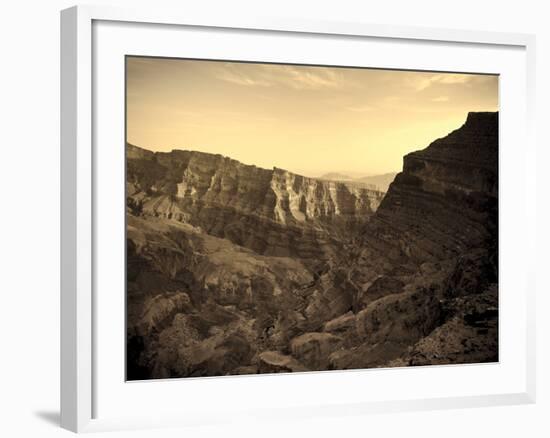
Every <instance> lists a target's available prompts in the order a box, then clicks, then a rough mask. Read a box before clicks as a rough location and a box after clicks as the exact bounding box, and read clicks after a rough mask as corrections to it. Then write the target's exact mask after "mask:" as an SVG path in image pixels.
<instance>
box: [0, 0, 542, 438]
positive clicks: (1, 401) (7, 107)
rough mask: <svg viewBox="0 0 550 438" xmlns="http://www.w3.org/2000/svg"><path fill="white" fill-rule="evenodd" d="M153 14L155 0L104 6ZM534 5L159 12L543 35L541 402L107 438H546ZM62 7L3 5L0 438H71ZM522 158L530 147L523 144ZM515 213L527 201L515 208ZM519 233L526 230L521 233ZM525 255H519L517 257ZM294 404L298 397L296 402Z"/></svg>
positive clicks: (252, 5) (55, 3) (53, 1)
mask: <svg viewBox="0 0 550 438" xmlns="http://www.w3.org/2000/svg"><path fill="white" fill-rule="evenodd" d="M95 3H98V4H111V5H117V4H122V5H136V6H137V5H139V4H143V5H147V4H152V3H153V2H147V1H136V0H134V1H131V0H127V1H114V0H113V1H96V2H95ZM545 3H546V2H543V1H536V0H532V1H531V0H523V1H522V2H503V1H498V0H486V1H479V0H474V1H472V0H462V1H461V2H444V1H441V0H416V1H407V0H402V1H397V0H387V1H366V0H362V1H352V0H339V1H337V2H335V1H320V0H317V1H315V0H311V1H310V0H302V1H299V0H294V1H293V0H277V1H271V2H269V3H268V2H260V1H254V0H231V1H226V2H224V1H209V0H202V1H200V2H199V1H194V2H192V1H188V0H179V1H177V0H176V1H168V0H157V1H156V2H155V4H156V5H158V6H159V7H181V8H197V9H199V10H202V11H206V12H207V11H214V10H215V11H216V12H218V13H223V12H224V11H227V12H232V13H234V12H235V11H239V10H242V11H246V12H247V13H250V14H256V15H277V16H283V17H284V16H288V17H308V18H311V19H315V18H319V19H331V20H344V21H358V20H360V21H364V22H371V23H379V24H407V25H411V24H414V25H419V26H430V27H450V28H458V29H484V30H496V31H504V32H529V33H536V34H537V38H538V40H537V45H538V53H537V81H538V84H537V123H536V125H537V136H538V146H539V149H538V160H537V161H538V169H537V177H538V191H539V194H538V206H537V208H538V224H539V226H538V236H539V239H538V248H537V251H538V266H537V270H538V272H539V278H538V283H537V284H538V286H537V287H538V302H537V304H538V340H537V344H538V370H539V372H538V402H537V404H536V405H530V406H515V407H497V408H483V409H469V410H451V411H434V412H417V413H407V414H398V415H395V414H393V415H370V416H364V417H347V418H341V419H338V418H326V419H319V418H316V419H311V420H307V421H293V422H289V421H285V420H284V419H283V418H281V421H280V423H277V424H267V425H266V424H248V425H243V424H235V425H229V426H226V427H223V428H220V427H203V428H196V429H188V430H179V431H178V430H163V431H140V432H122V433H111V434H109V435H107V436H113V437H118V436H134V435H135V436H146V437H148V436H154V437H157V436H158V437H164V436H181V435H183V434H185V435H187V436H211V437H217V436H221V435H223V436H239V437H242V436H262V437H281V436H285V437H293V436H315V437H333V436H345V435H350V436H369V435H372V436H412V437H414V436H422V437H431V436H434V437H440V436H445V437H448V438H450V437H461V438H463V437H478V436H495V437H496V436H498V437H508V436H510V437H516V436H529V437H542V436H550V420H549V413H550V380H549V379H548V372H549V370H550V364H549V353H550V348H549V347H550V343H549V342H548V336H547V334H548V333H550V323H549V320H550V318H548V316H547V309H549V308H550V299H549V295H550V289H549V287H548V286H547V284H546V281H545V280H546V276H545V275H544V274H545V272H546V270H547V265H548V261H549V256H548V248H550V246H549V245H550V241H549V239H548V237H549V233H548V232H547V230H546V229H544V227H543V224H545V223H547V222H550V217H549V216H550V215H549V208H548V206H547V203H546V202H545V201H546V200H547V199H549V198H548V187H549V177H548V174H549V172H548V170H547V167H548V166H549V164H548V162H549V158H550V153H549V149H550V141H549V136H548V134H547V132H546V129H545V128H546V127H547V124H548V120H550V111H549V109H548V104H547V103H546V101H545V99H548V98H550V93H549V85H548V80H549V78H550V27H549V26H548V18H549V17H550V14H549V13H548V11H546V8H545V6H546V5H545ZM72 5H73V2H72V1H65V0H50V1H43V0H42V1H40V0H27V1H21V2H15V1H12V2H10V3H7V2H5V3H3V5H2V6H3V7H2V14H1V25H0V33H1V37H0V48H1V51H0V54H1V58H0V62H1V65H0V108H1V117H0V120H1V121H2V123H1V124H0V141H1V146H0V147H1V149H0V157H1V159H0V205H1V207H0V224H1V226H0V435H1V436H5V437H19V436H25V437H38V436H40V437H50V436H69V434H70V433H69V432H66V431H63V430H60V429H59V428H58V427H57V422H58V417H59V411H58V405H59V390H58V388H59V371H58V370H59V321H58V320H59V10H60V9H63V8H65V7H68V6H72ZM517 147H518V149H519V148H521V147H522V145H521V144H518V145H517ZM518 205H519V203H518ZM518 232H519V233H521V230H518ZM519 256H521V255H519ZM289 397H291V395H290V394H289Z"/></svg>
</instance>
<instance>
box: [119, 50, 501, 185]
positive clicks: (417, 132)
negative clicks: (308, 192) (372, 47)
mask: <svg viewBox="0 0 550 438" xmlns="http://www.w3.org/2000/svg"><path fill="white" fill-rule="evenodd" d="M496 110H498V77H497V76H487V75H467V74H451V73H428V72H406V71H392V70H373V69H358V68H332V67H305V66H297V65H272V64H271V65H270V64H250V63H238V62H216V61H193V60H180V59H157V58H137V57H129V58H127V117H128V120H127V129H128V131H127V140H128V142H130V143H132V144H135V145H136V146H141V147H143V148H146V149H150V150H154V151H170V150H172V149H190V150H199V151H204V152H211V153H218V154H222V155H226V156H229V157H232V158H235V159H237V160H239V161H241V162H243V163H246V164H255V165H257V166H260V167H265V168H272V167H274V166H276V167H281V168H284V169H288V170H290V171H293V172H296V173H300V174H303V175H307V176H319V175H321V174H323V173H327V172H345V173H348V174H352V175H355V176H362V175H371V174H381V173H386V172H391V171H398V170H401V167H402V158H403V155H405V154H407V153H408V152H411V151H414V150H418V149H423V148H424V147H426V146H427V145H428V144H429V143H430V142H432V141H433V140H435V139H436V138H439V137H442V136H444V135H446V134H447V133H449V132H450V131H452V130H453V129H456V128H458V127H459V126H460V125H462V123H464V121H465V119H466V115H467V113H468V111H496Z"/></svg>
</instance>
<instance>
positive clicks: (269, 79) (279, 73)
mask: <svg viewBox="0 0 550 438" xmlns="http://www.w3.org/2000/svg"><path fill="white" fill-rule="evenodd" d="M254 67H255V68H254V70H253V71H252V70H251V69H250V65H246V64H243V65H238V66H235V65H228V64H226V65H224V66H223V67H222V68H220V69H219V70H218V72H217V74H216V77H217V78H218V79H221V80H222V81H226V82H230V83H233V84H237V85H242V86H250V87H273V86H284V87H286V88H293V89H295V90H320V89H334V88H339V87H342V86H345V85H346V83H345V81H344V78H343V77H342V75H341V74H339V73H337V72H335V71H333V70H321V69H318V70H316V69H315V68H314V67H310V68H296V67H293V66H274V65H264V66H254ZM247 70H251V71H247Z"/></svg>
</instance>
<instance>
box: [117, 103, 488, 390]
mask: <svg viewBox="0 0 550 438" xmlns="http://www.w3.org/2000/svg"><path fill="white" fill-rule="evenodd" d="M457 128H458V129H456V130H455V131H453V132H452V133H450V134H449V135H448V136H446V137H444V138H441V139H437V140H435V141H434V142H433V143H431V144H430V145H428V146H427V147H426V148H425V149H422V150H419V151H417V152H413V153H411V154H408V155H406V156H405V157H404V159H403V170H402V171H401V172H400V173H398V174H397V175H396V176H395V178H394V179H393V182H392V183H391V184H390V185H389V188H388V191H387V193H384V192H381V191H378V190H376V189H373V186H372V185H370V184H362V183H361V182H357V181H330V180H324V179H315V178H306V177H303V176H300V175H296V174H293V173H291V172H288V171H286V170H284V169H278V168H273V169H262V168H258V167H255V166H249V165H245V164H242V163H240V162H238V161H236V160H233V159H230V158H228V157H223V156H221V155H213V154H206V153H200V152H194V151H180V150H174V151H172V152H167V153H161V152H155V153H153V152H151V151H148V150H146V149H142V148H139V147H137V146H134V145H130V144H128V145H127V150H126V154H127V182H126V183H127V189H126V194H127V205H126V211H127V213H126V214H127V230H126V232H127V236H126V237H127V239H126V241H127V291H126V293H127V378H128V380H142V379H158V378H177V377H201V376H221V375H236V374H257V373H278V372H302V371H319V370H345V369H358V368H374V367H404V366H419V365H436V364H437V365H442V364H461V363H481V362H495V361H498V113H469V114H468V117H467V119H466V122H465V123H464V125H463V126H461V127H457Z"/></svg>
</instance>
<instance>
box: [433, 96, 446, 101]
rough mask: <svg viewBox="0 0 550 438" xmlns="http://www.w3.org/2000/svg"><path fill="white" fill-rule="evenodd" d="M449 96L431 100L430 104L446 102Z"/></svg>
mask: <svg viewBox="0 0 550 438" xmlns="http://www.w3.org/2000/svg"><path fill="white" fill-rule="evenodd" d="M448 101H449V96H438V97H434V98H433V99H432V102H448Z"/></svg>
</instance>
